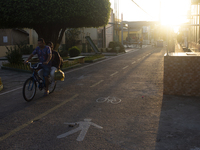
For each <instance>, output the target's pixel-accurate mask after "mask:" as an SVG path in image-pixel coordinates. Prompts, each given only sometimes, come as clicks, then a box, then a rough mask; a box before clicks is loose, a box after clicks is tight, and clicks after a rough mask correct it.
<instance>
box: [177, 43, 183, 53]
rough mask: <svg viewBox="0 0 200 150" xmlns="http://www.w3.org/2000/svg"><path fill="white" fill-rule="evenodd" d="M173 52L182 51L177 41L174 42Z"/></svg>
mask: <svg viewBox="0 0 200 150" xmlns="http://www.w3.org/2000/svg"><path fill="white" fill-rule="evenodd" d="M175 53H184V51H183V49H182V47H181V46H180V44H179V43H178V42H177V41H176V42H175Z"/></svg>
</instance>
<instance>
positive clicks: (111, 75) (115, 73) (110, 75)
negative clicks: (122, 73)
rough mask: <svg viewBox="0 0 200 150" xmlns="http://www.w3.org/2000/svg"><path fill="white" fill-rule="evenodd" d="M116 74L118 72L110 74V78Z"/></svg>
mask: <svg viewBox="0 0 200 150" xmlns="http://www.w3.org/2000/svg"><path fill="white" fill-rule="evenodd" d="M117 73H118V71H116V72H115V73H113V74H111V75H110V76H114V75H116V74H117Z"/></svg>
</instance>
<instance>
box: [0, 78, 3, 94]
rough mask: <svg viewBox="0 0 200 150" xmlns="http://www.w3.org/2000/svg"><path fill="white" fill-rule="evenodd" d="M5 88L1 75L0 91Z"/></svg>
mask: <svg viewBox="0 0 200 150" xmlns="http://www.w3.org/2000/svg"><path fill="white" fill-rule="evenodd" d="M1 90H3V83H2V81H1V77H0V91H1Z"/></svg>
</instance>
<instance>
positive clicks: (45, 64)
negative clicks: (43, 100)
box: [24, 38, 52, 96]
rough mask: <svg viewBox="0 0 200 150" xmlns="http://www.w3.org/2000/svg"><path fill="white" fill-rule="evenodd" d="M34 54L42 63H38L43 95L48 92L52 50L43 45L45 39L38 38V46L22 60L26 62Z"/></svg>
mask: <svg viewBox="0 0 200 150" xmlns="http://www.w3.org/2000/svg"><path fill="white" fill-rule="evenodd" d="M35 54H37V55H38V58H39V62H40V63H42V65H40V67H39V69H42V70H43V76H44V79H45V85H46V88H45V93H44V95H45V96H46V95H48V94H49V90H48V86H49V75H50V69H51V61H50V60H51V57H52V52H51V48H50V47H49V46H46V45H45V41H44V39H43V38H41V39H39V40H38V47H36V49H35V50H34V51H33V52H32V54H31V55H30V56H29V57H28V59H27V60H25V61H24V63H25V64H26V63H27V62H28V61H29V60H30V59H31V58H32V57H33V56H34V55H35Z"/></svg>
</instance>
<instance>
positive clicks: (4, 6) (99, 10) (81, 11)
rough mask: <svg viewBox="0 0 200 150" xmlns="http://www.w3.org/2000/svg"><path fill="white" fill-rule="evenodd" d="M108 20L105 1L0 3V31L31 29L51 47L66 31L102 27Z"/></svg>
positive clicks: (16, 0) (23, 0) (19, 0)
mask: <svg viewBox="0 0 200 150" xmlns="http://www.w3.org/2000/svg"><path fill="white" fill-rule="evenodd" d="M109 16H110V2H109V0H6V1H3V0H1V1H0V28H32V29H34V30H35V31H36V32H37V34H38V37H42V38H44V39H45V40H46V41H53V43H54V44H60V42H61V40H62V37H63V34H64V32H65V30H66V28H79V27H100V26H104V25H106V24H107V23H108V20H109Z"/></svg>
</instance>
